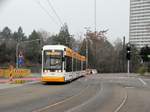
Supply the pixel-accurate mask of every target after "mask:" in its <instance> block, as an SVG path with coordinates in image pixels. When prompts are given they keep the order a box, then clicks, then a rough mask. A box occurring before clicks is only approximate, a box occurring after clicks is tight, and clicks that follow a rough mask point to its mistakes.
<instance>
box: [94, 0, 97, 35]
mask: <svg viewBox="0 0 150 112" xmlns="http://www.w3.org/2000/svg"><path fill="white" fill-rule="evenodd" d="M96 8H97V7H96V0H95V1H94V23H95V33H96V30H97V28H96V27H97V20H96V18H97V15H96V13H97V12H96Z"/></svg>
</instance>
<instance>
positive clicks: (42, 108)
mask: <svg viewBox="0 0 150 112" xmlns="http://www.w3.org/2000/svg"><path fill="white" fill-rule="evenodd" d="M149 97H150V79H149V78H144V77H139V76H137V75H135V74H130V75H128V74H97V75H91V76H87V77H83V78H80V79H78V80H75V81H73V82H71V83H68V84H47V85H43V84H41V83H35V84H29V85H24V86H19V87H15V88H9V89H8V88H7V89H1V90H0V112H149V110H150V99H149Z"/></svg>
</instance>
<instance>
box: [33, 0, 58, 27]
mask: <svg viewBox="0 0 150 112" xmlns="http://www.w3.org/2000/svg"><path fill="white" fill-rule="evenodd" d="M36 3H37V4H38V5H39V6H40V8H41V9H42V10H43V11H44V12H45V13H46V14H47V15H48V16H49V17H50V19H51V20H52V21H53V22H54V23H55V24H56V25H58V23H57V22H56V21H55V19H54V18H53V17H52V16H51V14H50V13H49V12H48V11H47V10H46V9H45V8H44V7H43V6H42V4H41V3H40V1H37V0H36Z"/></svg>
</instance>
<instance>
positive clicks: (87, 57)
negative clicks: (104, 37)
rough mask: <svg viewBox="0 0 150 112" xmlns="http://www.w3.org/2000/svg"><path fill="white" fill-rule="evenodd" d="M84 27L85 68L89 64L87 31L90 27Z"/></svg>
mask: <svg viewBox="0 0 150 112" xmlns="http://www.w3.org/2000/svg"><path fill="white" fill-rule="evenodd" d="M84 29H86V34H85V36H86V37H85V42H86V69H87V68H88V64H89V62H88V61H89V52H88V49H89V48H88V35H87V34H88V33H89V31H90V27H84Z"/></svg>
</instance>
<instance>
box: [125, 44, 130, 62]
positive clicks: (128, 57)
mask: <svg viewBox="0 0 150 112" xmlns="http://www.w3.org/2000/svg"><path fill="white" fill-rule="evenodd" d="M126 58H127V60H130V59H131V46H130V45H127V47H126Z"/></svg>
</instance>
